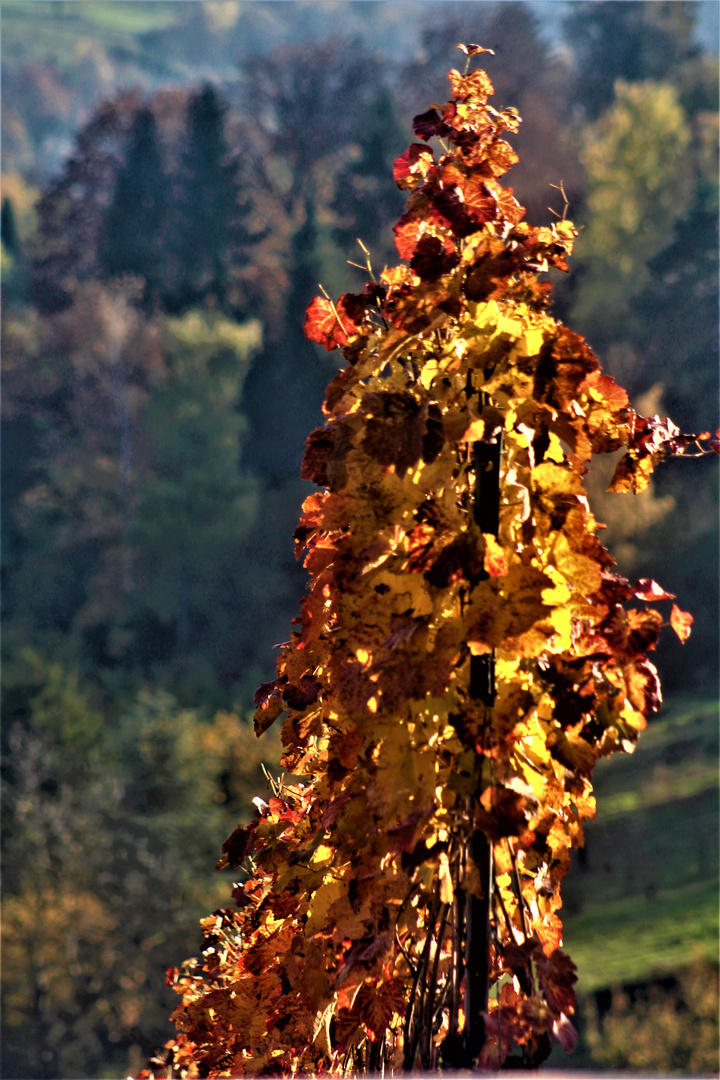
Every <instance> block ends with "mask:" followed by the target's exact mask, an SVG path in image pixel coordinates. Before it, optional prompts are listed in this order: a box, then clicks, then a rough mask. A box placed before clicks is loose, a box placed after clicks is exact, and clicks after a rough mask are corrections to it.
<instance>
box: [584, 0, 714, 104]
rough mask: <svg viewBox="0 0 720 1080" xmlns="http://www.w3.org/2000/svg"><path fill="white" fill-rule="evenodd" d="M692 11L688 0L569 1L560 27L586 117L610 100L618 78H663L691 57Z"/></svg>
mask: <svg viewBox="0 0 720 1080" xmlns="http://www.w3.org/2000/svg"><path fill="white" fill-rule="evenodd" d="M696 12H697V9H696V5H695V3H693V2H691V0H690V2H689V0H673V2H672V3H670V2H668V0H663V2H660V3H647V2H644V0H628V2H627V3H624V4H617V3H614V2H611V0H599V2H596V3H588V2H583V3H577V4H571V5H570V6H569V10H568V14H567V16H566V18H565V20H564V29H565V35H566V37H567V39H568V42H569V44H570V46H571V48H572V50H573V54H574V57H575V68H576V71H577V79H576V86H575V99H576V100H577V101H579V102H580V103H581V104H582V105H583V107H584V108H585V111H586V113H587V115H588V117H589V118H590V119H595V118H596V117H597V116H599V114H600V113H601V112H602V111H603V109H605V108H607V106H608V105H609V104H610V103H611V102H612V100H613V97H614V93H615V90H614V88H615V81H616V80H617V79H624V80H625V82H637V81H639V80H644V79H656V80H662V79H667V78H668V77H670V76H672V75H673V73H675V74H677V72H678V70H679V67H680V65H682V64H683V63H684V62H686V61H689V60H692V59H694V58H695V57H696V56H697V53H698V51H699V50H698V49H697V47H696V46H695V45H694V44H693V41H692V31H693V26H694V24H695V18H696Z"/></svg>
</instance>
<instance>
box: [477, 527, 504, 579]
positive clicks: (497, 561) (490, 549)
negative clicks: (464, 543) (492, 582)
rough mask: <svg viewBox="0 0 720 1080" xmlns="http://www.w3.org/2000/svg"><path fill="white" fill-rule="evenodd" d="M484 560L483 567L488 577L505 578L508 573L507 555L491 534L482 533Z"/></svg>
mask: <svg viewBox="0 0 720 1080" xmlns="http://www.w3.org/2000/svg"><path fill="white" fill-rule="evenodd" d="M483 539H484V540H485V558H484V560H483V566H484V568H485V572H486V573H487V574H489V575H490V577H505V576H506V575H507V572H508V564H507V555H506V554H505V551H504V549H503V548H502V547H501V546H500V544H498V542H497V540H496V539H495V537H494V536H493V535H492V533H483Z"/></svg>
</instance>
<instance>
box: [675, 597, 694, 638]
mask: <svg viewBox="0 0 720 1080" xmlns="http://www.w3.org/2000/svg"><path fill="white" fill-rule="evenodd" d="M693 621H694V620H693V617H692V615H691V614H690V612H689V611H681V610H680V608H679V607H678V606H677V604H673V606H672V611H671V612H670V625H671V626H672V628H673V630H674V631H675V633H676V634H677V636H678V637H679V638H680V640H681V641H687V639H688V638H689V637H690V630H691V627H692V624H693Z"/></svg>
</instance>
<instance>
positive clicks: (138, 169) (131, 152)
mask: <svg viewBox="0 0 720 1080" xmlns="http://www.w3.org/2000/svg"><path fill="white" fill-rule="evenodd" d="M168 201H169V187H168V179H167V176H166V173H165V170H164V167H163V161H162V157H161V154H160V149H159V146H158V139H157V130H156V127H155V118H154V117H153V114H152V112H151V111H150V109H148V108H143V109H140V111H139V112H138V114H137V116H136V118H135V122H134V124H133V127H132V131H131V134H130V143H129V146H128V150H127V155H126V158H125V164H124V166H123V167H122V169H121V170H120V172H119V173H118V177H117V181H116V184H115V192H114V196H113V201H112V204H111V205H110V208H109V210H108V212H107V215H106V217H105V221H104V223H103V230H102V234H101V239H100V245H99V256H100V264H101V266H102V269H103V271H104V272H105V274H106V275H107V276H108V277H114V276H116V275H119V274H136V275H138V276H139V277H142V278H144V279H145V282H146V293H147V295H148V296H152V295H153V294H154V293H155V292H157V290H159V289H160V288H161V286H162V275H163V266H164V261H165V250H164V242H163V239H164V235H165V224H166V217H167V210H168Z"/></svg>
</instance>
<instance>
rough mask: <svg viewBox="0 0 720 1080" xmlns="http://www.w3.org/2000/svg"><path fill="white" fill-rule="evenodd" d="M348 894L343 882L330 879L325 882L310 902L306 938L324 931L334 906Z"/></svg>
mask: <svg viewBox="0 0 720 1080" xmlns="http://www.w3.org/2000/svg"><path fill="white" fill-rule="evenodd" d="M346 892H347V885H346V884H345V882H343V881H337V880H336V879H335V878H330V880H329V881H325V882H324V883H323V884H322V885H321V886H320V888H319V889H317V890H316V891H315V894H314V896H313V898H312V900H311V901H310V907H309V909H308V917H307V922H306V923H305V936H306V937H311V936H312V935H313V934H316V933H317V932H318V931H319V930H322V928H323V926H324V925H325V922H326V920H327V913H328V910H329V908H330V906H331V905H332V904H334V903H335V901H336V900H339V899H340V897H341V896H344V895H345V893H346Z"/></svg>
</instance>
